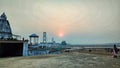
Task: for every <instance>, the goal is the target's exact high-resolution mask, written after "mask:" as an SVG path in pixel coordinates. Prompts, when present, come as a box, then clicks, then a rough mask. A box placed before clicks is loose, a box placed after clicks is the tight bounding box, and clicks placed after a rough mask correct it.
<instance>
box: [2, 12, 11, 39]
mask: <svg viewBox="0 0 120 68" xmlns="http://www.w3.org/2000/svg"><path fill="white" fill-rule="evenodd" d="M8 38H12V31H11V27H10V24H9V21H8V20H7V16H6V15H5V13H3V14H2V15H1V16H0V39H8Z"/></svg>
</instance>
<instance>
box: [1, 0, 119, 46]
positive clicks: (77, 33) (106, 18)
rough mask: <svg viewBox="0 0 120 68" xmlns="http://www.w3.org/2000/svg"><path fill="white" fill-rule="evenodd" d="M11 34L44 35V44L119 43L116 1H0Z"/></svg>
mask: <svg viewBox="0 0 120 68" xmlns="http://www.w3.org/2000/svg"><path fill="white" fill-rule="evenodd" d="M2 12H5V13H6V15H7V17H8V20H9V22H10V25H11V27H12V31H13V33H14V34H18V35H21V36H22V37H25V38H28V36H29V35H30V34H32V33H36V34H38V35H39V36H40V41H42V32H44V31H45V32H47V34H48V41H50V40H51V38H52V37H54V38H55V40H56V41H58V42H61V41H62V40H66V41H67V42H68V43H73V44H96V43H114V42H120V0H0V14H2Z"/></svg>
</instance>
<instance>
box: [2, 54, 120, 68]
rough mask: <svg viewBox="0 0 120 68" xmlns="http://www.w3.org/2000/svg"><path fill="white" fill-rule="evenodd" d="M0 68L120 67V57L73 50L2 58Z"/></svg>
mask: <svg viewBox="0 0 120 68" xmlns="http://www.w3.org/2000/svg"><path fill="white" fill-rule="evenodd" d="M0 68H120V57H118V58H112V57H111V56H103V55H95V54H86V53H78V52H72V53H64V54H59V55H43V56H32V57H12V58H0Z"/></svg>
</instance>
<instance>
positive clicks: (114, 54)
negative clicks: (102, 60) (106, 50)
mask: <svg viewBox="0 0 120 68" xmlns="http://www.w3.org/2000/svg"><path fill="white" fill-rule="evenodd" d="M117 54H118V49H117V47H116V45H115V44H114V47H113V57H114V58H117Z"/></svg>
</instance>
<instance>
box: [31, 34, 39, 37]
mask: <svg viewBox="0 0 120 68" xmlns="http://www.w3.org/2000/svg"><path fill="white" fill-rule="evenodd" d="M29 37H39V36H38V35H37V34H31V35H30V36H29Z"/></svg>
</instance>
